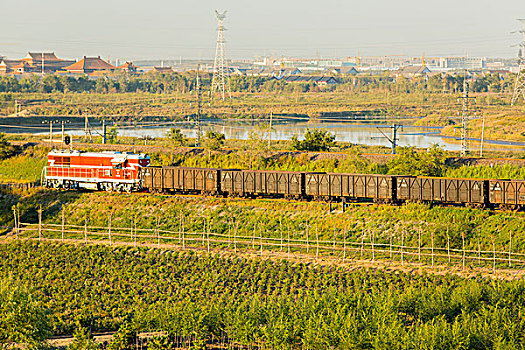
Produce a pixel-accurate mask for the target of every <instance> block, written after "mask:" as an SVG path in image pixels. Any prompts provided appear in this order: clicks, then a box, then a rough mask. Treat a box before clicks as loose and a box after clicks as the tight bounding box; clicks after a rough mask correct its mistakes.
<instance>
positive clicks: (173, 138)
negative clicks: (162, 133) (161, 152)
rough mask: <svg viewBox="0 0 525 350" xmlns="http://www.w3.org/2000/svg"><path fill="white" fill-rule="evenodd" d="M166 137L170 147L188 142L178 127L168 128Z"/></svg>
mask: <svg viewBox="0 0 525 350" xmlns="http://www.w3.org/2000/svg"><path fill="white" fill-rule="evenodd" d="M166 137H167V138H168V140H169V143H170V145H171V146H172V147H181V146H184V145H185V144H186V142H188V140H187V139H186V138H185V137H184V135H183V134H182V132H181V131H180V129H175V128H170V130H169V131H168V132H167V135H166Z"/></svg>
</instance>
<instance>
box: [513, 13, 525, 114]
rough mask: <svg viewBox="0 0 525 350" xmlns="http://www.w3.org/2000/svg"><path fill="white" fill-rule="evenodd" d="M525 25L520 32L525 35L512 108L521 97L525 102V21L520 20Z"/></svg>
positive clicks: (520, 53) (519, 54)
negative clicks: (524, 50)
mask: <svg viewBox="0 0 525 350" xmlns="http://www.w3.org/2000/svg"><path fill="white" fill-rule="evenodd" d="M518 21H520V22H521V23H522V24H523V28H522V29H521V30H519V31H518V32H519V33H521V34H523V41H522V42H521V43H520V44H519V47H520V49H519V51H518V75H517V76H516V82H515V83H514V92H513V93H512V102H511V106H514V105H515V104H516V102H518V99H519V98H520V96H523V99H524V100H525V73H524V70H525V58H524V57H523V49H524V48H525V19H523V18H522V19H518Z"/></svg>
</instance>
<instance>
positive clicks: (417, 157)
mask: <svg viewBox="0 0 525 350" xmlns="http://www.w3.org/2000/svg"><path fill="white" fill-rule="evenodd" d="M399 149H400V152H399V154H398V156H397V157H395V158H393V159H392V160H390V161H389V162H388V168H389V171H388V173H389V174H396V175H414V176H442V175H443V171H444V169H445V159H446V155H445V152H443V150H442V149H441V148H440V147H439V146H438V145H433V146H432V147H430V148H429V149H428V150H427V152H417V151H416V150H415V148H414V147H400V148H399Z"/></svg>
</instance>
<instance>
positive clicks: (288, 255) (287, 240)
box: [287, 223, 290, 259]
mask: <svg viewBox="0 0 525 350" xmlns="http://www.w3.org/2000/svg"><path fill="white" fill-rule="evenodd" d="M287 241H288V259H289V258H290V223H288V239H287Z"/></svg>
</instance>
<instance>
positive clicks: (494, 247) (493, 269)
mask: <svg viewBox="0 0 525 350" xmlns="http://www.w3.org/2000/svg"><path fill="white" fill-rule="evenodd" d="M492 272H493V273H494V272H496V236H494V235H493V236H492Z"/></svg>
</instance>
